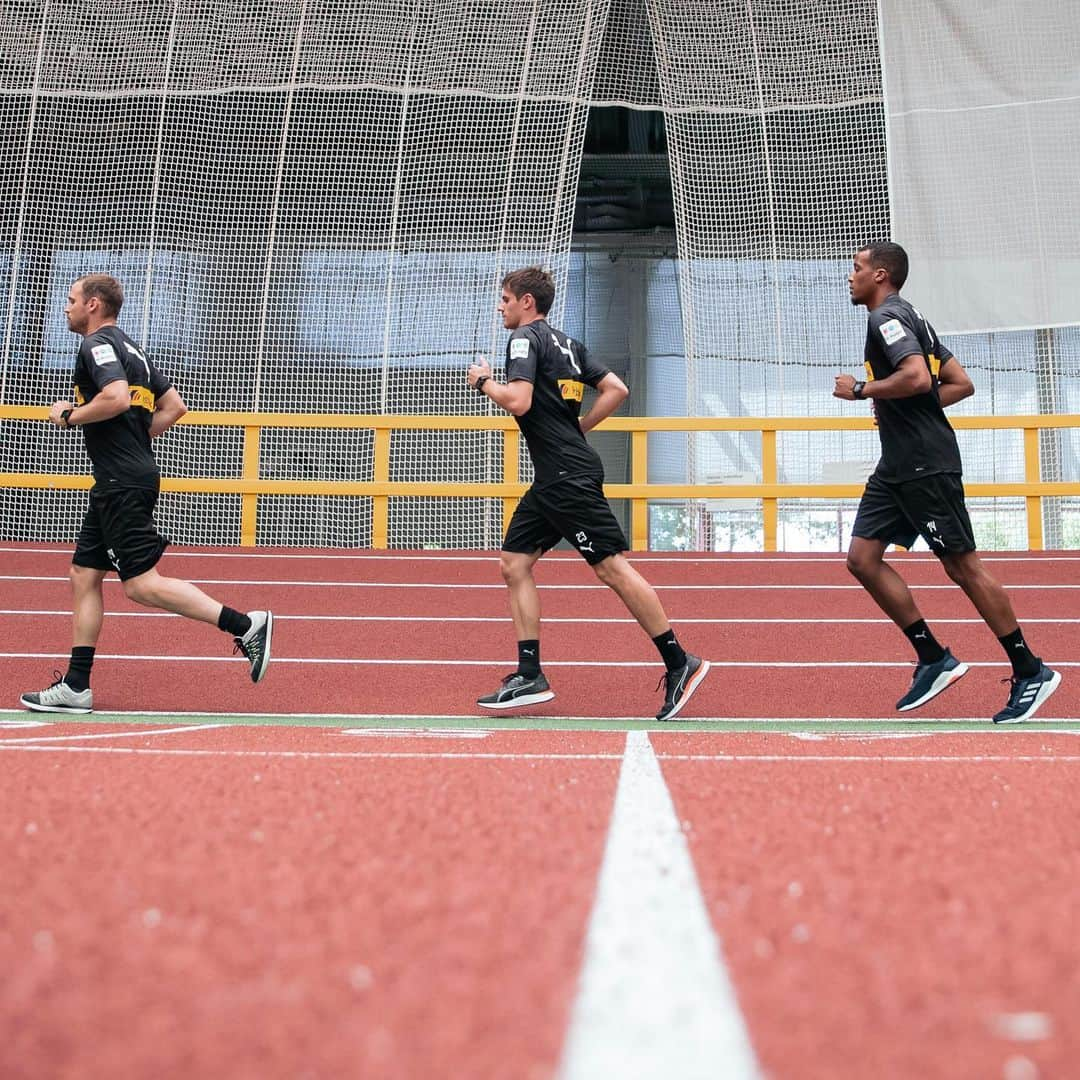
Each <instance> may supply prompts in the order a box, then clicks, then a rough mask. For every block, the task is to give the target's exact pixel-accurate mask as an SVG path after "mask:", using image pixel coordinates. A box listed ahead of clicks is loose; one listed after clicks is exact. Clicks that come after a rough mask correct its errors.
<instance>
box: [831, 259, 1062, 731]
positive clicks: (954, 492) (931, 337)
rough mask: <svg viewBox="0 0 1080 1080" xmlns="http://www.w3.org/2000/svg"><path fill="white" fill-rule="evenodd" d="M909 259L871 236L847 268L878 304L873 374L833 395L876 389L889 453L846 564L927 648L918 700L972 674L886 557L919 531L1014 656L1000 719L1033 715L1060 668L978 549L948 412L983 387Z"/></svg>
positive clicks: (872, 305)
mask: <svg viewBox="0 0 1080 1080" xmlns="http://www.w3.org/2000/svg"><path fill="white" fill-rule="evenodd" d="M907 276H908V257H907V253H906V252H905V251H904V249H903V248H902V247H900V245H899V244H889V243H881V244H870V245H868V246H867V247H864V248H861V249H860V250H859V251H857V252H856V253H855V265H854V268H853V269H852V271H851V273H850V274H849V275H848V287H849V289H850V291H851V302H852V303H853V304H856V305H863V306H865V307H866V308H867V309H868V311H869V325H868V327H867V331H866V355H865V364H866V381H865V382H862V381H857V380H856V379H855V378H853V377H852V376H851V375H837V376H836V386H835V389H834V390H833V395H834V396H835V397H838V398H843V399H845V400H847V401H857V400H860V399H862V398H869V399H870V401H871V402H872V404H873V408H874V411H875V414H876V416H877V425H878V431H879V433H880V435H881V460H880V461H879V462H878V466H877V469H876V470H875V471H874V473H873V475H872V476H871V477H870V479H869V480H868V481H867V484H866V490H865V492H864V493H863V497H862V500H861V502H860V503H859V511H858V513H857V514H856V517H855V527H854V529H853V530H852V539H851V547H850V548H849V549H848V559H847V565H848V569H849V570H850V571H851V573H852V574H854V575H855V577H856V578H858V580H859V581H860V582H861V583H862V585H863V587H864V588H865V589H866V591H867V592H869V593H870V595H871V596H872V597H873V598H874V600H875V601H876V602H877V605H878V606H879V607H880V608H881V610H882V611H884V612H885V614H886V615H888V616H889V618H890V619H892V621H893V622H894V623H896V625H897V626H898V627H900V629H901V630H902V631H903V632H904V634H905V636H906V637H907V639H908V640H909V641H910V642H911V644H912V646H913V648H914V649H915V653H916V655H917V658H918V659H917V662H916V666H915V674H914V677H913V678H912V680H911V687H910V689H909V690H908V692H907V693H906V694H905V695H904V696H903V697H902V698H901V699H900V700H899V701H898V702H897V703H896V707H897V709H899V710H900V711H902V712H905V711H907V710H909V709H917V708H918V707H919V706H920V705H924V704H925V703H926V702H928V701H929V700H930V699H931V698H934V697H936V696H937V695H938V694H940V693H941V692H942V690H944V689H945V688H946V687H948V686H950V685H951V684H952V683H954V682H956V680H957V679H959V678H960V677H961V676H962V675H964V674H965V673H966V672H967V670H968V668H967V664H963V663H961V662H960V661H959V660H957V659H956V657H955V656H953V654H952V653H951V652H950V651H949V650H948V649H947V648H945V647H944V646H942V645H941V644H939V643H938V641H937V639H936V638H935V637H934V635H933V633H932V632H931V631H930V628H929V627H928V626H927V625H926V621H925V619H923V617H922V615H921V614H920V612H919V609H918V608H917V607H916V606H915V601H914V599H913V598H912V595H911V591H910V590H909V589H908V587H907V585H906V584H905V582H904V580H903V579H902V578H901V577H900V575H899V574H898V573H897V572H896V571H895V570H893V569H892V567H891V566H889V565H888V564H887V563H886V562H885V561H884V555H885V549H886V547H887V546H888V545H889V544H890V543H895V544H899V545H900V546H902V547H911V545H912V543H913V542H914V541H915V537H916V536H918V535H921V536H922V537H923V538H924V539H925V540H926V542H927V543H928V544H929V545H930V550H931V551H933V552H934V554H935V555H937V557H938V558H939V559H940V560H941V564H942V566H944V567H945V572H946V573H947V574H948V575H949V577H951V578H952V579H953V581H955V582H956V584H957V585H959V586H960V588H961V589H963V590H964V592H965V593H967V595H968V598H969V599H970V600H971V602H972V603H973V604H974V605H975V608H976V610H977V611H978V612H979V614H980V615H981V616H982V617H983V619H984V621H985V622H986V624H987V626H989V627H990V629H991V630H992V631H993V632H994V635H995V636H996V637H997V639H998V641H1000V642H1001V647H1002V648H1003V649H1004V650H1005V654H1006V655H1007V656H1008V658H1009V661H1010V663H1011V664H1012V669H1013V674H1012V680H1011V682H1012V687H1011V690H1010V692H1009V700H1008V702H1007V703H1006V704H1005V707H1004V708H1003V709H1002V710H1001V711H1000V712H998V713H996V714H995V716H994V718H993V720H994V723H995V724H1014V723H1018V722H1019V721H1021V720H1028V719H1030V718H1031V717H1033V716H1034V715H1035V713H1036V712H1037V711H1038V710H1039V708H1040V706H1042V704H1043V702H1045V701H1046V699H1047V698H1048V697H1050V695H1051V694H1052V693H1053V692H1054V691H1055V690H1056V689H1057V688H1058V685H1059V683H1060V682H1061V675H1060V674H1058V672H1056V671H1051V669H1050V668H1048V667H1047V666H1046V665H1045V664H1044V663H1043V662H1042V660H1040V659H1039V657H1037V656H1035V655H1034V654H1033V653H1032V652H1031V650H1030V648H1028V644H1027V642H1026V641H1025V640H1024V636H1023V634H1022V632H1021V630H1020V627H1019V625H1018V624H1017V621H1016V616H1015V615H1014V614H1013V609H1012V604H1011V603H1010V601H1009V597H1008V595H1007V594H1006V592H1005V590H1004V589H1003V588H1002V587H1001V586H1000V585H999V584H998V583H997V582H996V581H995V580H994V579H993V578H992V577H991V576H990V575H989V573H987V571H986V569H985V567H984V566H983V564H982V561H981V560H980V558H979V556H978V554H977V553H976V551H975V538H974V536H973V534H972V529H971V519H970V518H969V517H968V512H967V507H966V506H965V503H964V487H963V484H962V483H961V479H960V476H961V464H960V450H959V447H958V446H957V443H956V435H955V434H954V432H953V429H952V427H951V425H950V424H949V421H948V420H947V419H946V418H945V413H944V411H943V410H944V409H945V408H946V407H947V406H949V405H952V404H954V403H955V402H957V401H960V400H961V399H962V398H966V397H968V396H970V395H971V394H973V393H974V392H975V388H974V387H973V386H972V384H971V380H970V379H969V378H968V376H967V374H966V373H965V371H964V369H963V368H962V367H961V366H960V362H959V361H958V360H957V359H956V357H954V356H953V355H952V353H951V352H949V350H948V349H947V348H945V347H944V346H943V345H942V344H941V342H940V341H939V340H938V336H937V334H936V333H935V332H934V328H933V327H932V326H931V325H930V324H929V323H928V322H927V321H926V319H924V318H923V316H922V315H921V314H920V313H919V312H918V311H916V310H915V308H913V307H912V306H911V304H909V303H908V302H907V301H906V300H904V299H903V298H902V297H901V296H900V290H901V289H902V288H903V286H904V282H905V281H906V280H907Z"/></svg>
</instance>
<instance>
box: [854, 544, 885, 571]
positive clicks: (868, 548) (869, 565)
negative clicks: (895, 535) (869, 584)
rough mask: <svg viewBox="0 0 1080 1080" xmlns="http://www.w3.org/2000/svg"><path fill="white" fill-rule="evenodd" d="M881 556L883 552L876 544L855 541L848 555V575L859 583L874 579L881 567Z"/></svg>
mask: <svg viewBox="0 0 1080 1080" xmlns="http://www.w3.org/2000/svg"><path fill="white" fill-rule="evenodd" d="M881 556H882V552H881V551H880V550H879V548H878V546H877V545H876V544H874V545H870V544H859V543H857V542H854V541H853V542H852V544H851V547H850V548H848V553H847V569H848V573H849V574H851V575H852V576H854V577H856V578H858V580H859V581H865V580H866V579H867V578H871V577H873V576H874V574H875V573H876V572H877V569H878V567H879V566H880V565H881Z"/></svg>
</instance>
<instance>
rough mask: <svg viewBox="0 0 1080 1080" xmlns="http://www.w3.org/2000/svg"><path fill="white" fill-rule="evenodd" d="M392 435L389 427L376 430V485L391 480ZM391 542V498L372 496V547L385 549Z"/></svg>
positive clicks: (374, 477)
mask: <svg viewBox="0 0 1080 1080" xmlns="http://www.w3.org/2000/svg"><path fill="white" fill-rule="evenodd" d="M390 434H391V429H390V427H389V425H387V426H382V427H377V428H376V429H375V472H374V476H373V479H374V480H375V482H376V483H379V482H382V483H387V482H389V480H390ZM389 542H390V497H389V496H388V495H372V497H371V546H372V547H373V548H376V549H380V550H382V549H385V548H386V547H387V545H388V544H389Z"/></svg>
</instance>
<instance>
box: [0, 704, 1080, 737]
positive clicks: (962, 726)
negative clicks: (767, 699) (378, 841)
mask: <svg viewBox="0 0 1080 1080" xmlns="http://www.w3.org/2000/svg"><path fill="white" fill-rule="evenodd" d="M18 720H37V721H39V722H44V723H86V724H153V725H156V726H161V725H162V724H176V725H178V726H190V725H195V724H201V723H205V724H228V725H231V726H237V727H309V728H368V729H379V728H389V729H393V730H397V731H402V730H407V731H423V730H425V729H428V730H438V731H475V730H485V731H642V730H649V731H711V732H717V731H729V732H747V731H771V732H776V733H778V734H791V733H795V732H813V733H815V734H818V735H829V734H837V735H840V734H845V735H846V734H856V735H891V734H920V735H922V734H925V735H933V734H940V733H942V732H958V731H962V732H981V731H1000V732H1005V733H1008V732H1017V731H1058V732H1068V733H1070V734H1080V720H1032V721H1029V722H1028V723H1025V724H1004V725H995V724H992V723H991V722H990V721H989V720H960V721H957V720H892V719H889V720H829V719H814V720H810V719H807V720H789V719H785V720H738V719H734V720H707V719H706V720H673V721H669V722H667V723H663V724H661V723H658V722H657V721H656V720H627V719H602V718H584V719H571V718H569V717H544V716H494V715H493V716H406V717H402V716H374V717H372V716H340V715H327V716H302V715H301V716H287V715H276V714H274V715H258V714H250V715H249V714H236V713H107V712H95V713H91V714H90V715H84V716H78V715H73V716H65V715H62V714H57V713H32V712H27V711H24V710H7V709H5V710H0V724H3V723H4V722H5V721H8V722H10V721H18ZM9 730H11V729H9ZM28 730H31V731H32V730H34V729H33V728H30V729H28Z"/></svg>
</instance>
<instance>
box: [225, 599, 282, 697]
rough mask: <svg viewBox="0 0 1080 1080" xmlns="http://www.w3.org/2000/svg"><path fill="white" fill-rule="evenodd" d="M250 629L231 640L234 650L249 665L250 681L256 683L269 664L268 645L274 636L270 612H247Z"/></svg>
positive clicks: (271, 613)
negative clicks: (246, 659)
mask: <svg viewBox="0 0 1080 1080" xmlns="http://www.w3.org/2000/svg"><path fill="white" fill-rule="evenodd" d="M247 614H248V618H249V619H250V620H251V629H250V630H249V631H248V632H247V633H246V634H245V635H244V636H243V637H238V638H233V641H235V642H236V648H235V649H233V652H242V653H243V654H244V655H245V656H246V657H247V658H248V661H249V662H250V664H251V681H252V682H258V681H259V680H260V679H261V678H262V677H263V676H264V675H265V674H266V667H267V665H268V664H269V663H270V643H271V640H272V639H273V636H274V614H273V612H271V611H249V612H248V613H247Z"/></svg>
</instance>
